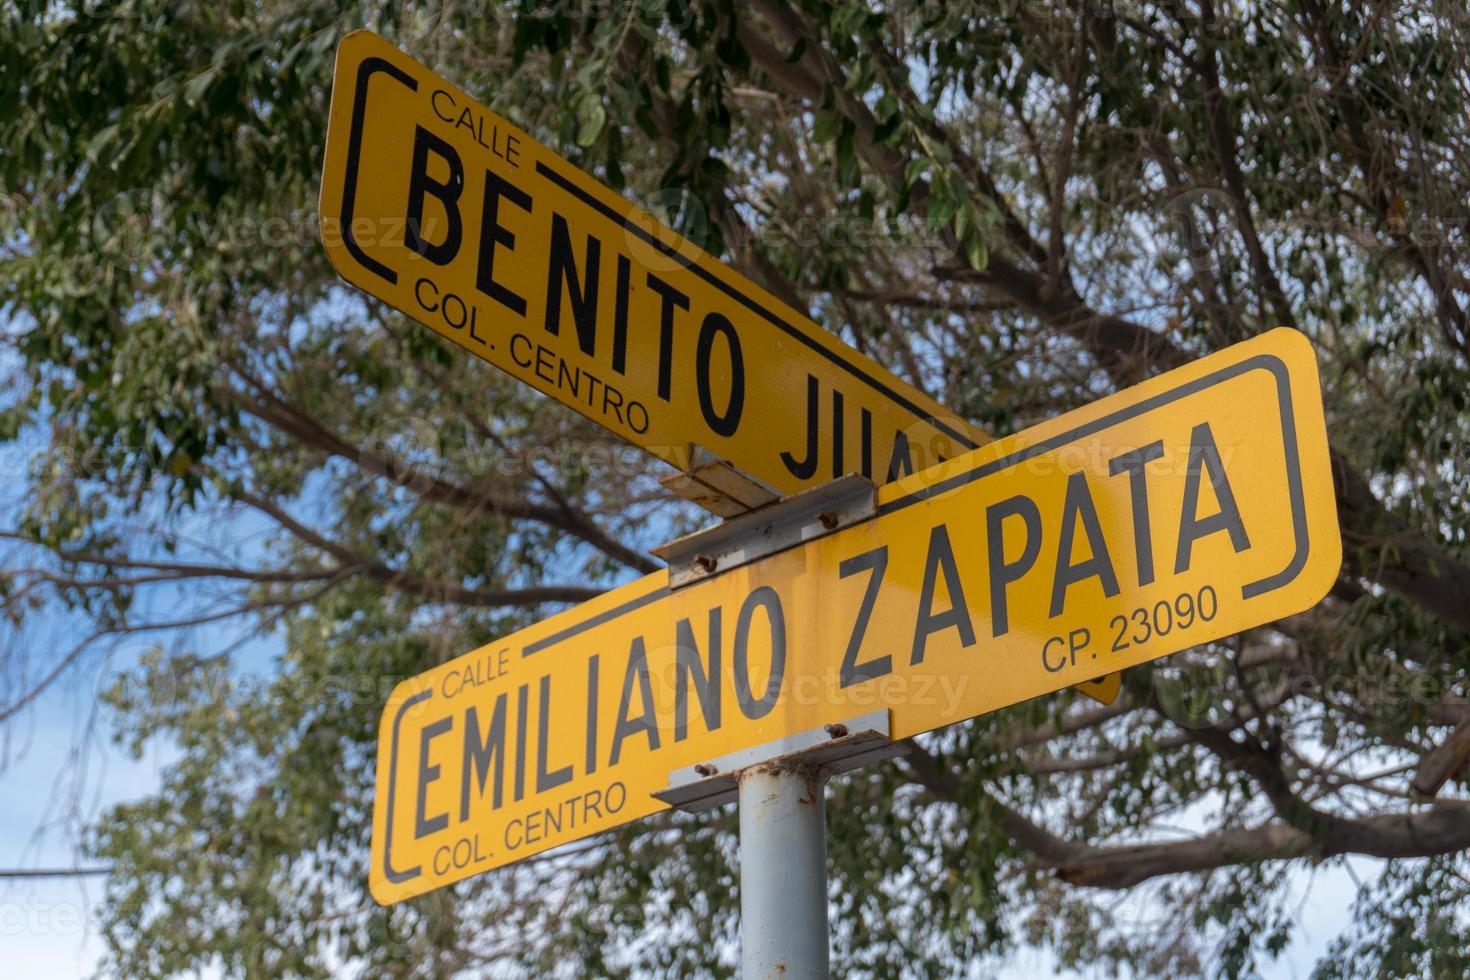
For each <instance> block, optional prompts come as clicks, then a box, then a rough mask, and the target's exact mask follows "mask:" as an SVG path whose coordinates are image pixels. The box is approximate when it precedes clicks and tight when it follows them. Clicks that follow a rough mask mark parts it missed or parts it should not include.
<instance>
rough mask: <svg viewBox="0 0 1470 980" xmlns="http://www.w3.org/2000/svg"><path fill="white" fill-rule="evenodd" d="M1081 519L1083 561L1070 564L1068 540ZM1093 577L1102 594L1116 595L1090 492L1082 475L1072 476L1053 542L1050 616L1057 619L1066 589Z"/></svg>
mask: <svg viewBox="0 0 1470 980" xmlns="http://www.w3.org/2000/svg"><path fill="white" fill-rule="evenodd" d="M1078 518H1081V520H1082V531H1083V533H1084V534H1086V535H1087V553H1088V555H1089V557H1088V558H1087V559H1086V560H1085V561H1079V562H1077V563H1076V564H1073V563H1072V541H1073V539H1074V538H1075V537H1076V536H1077V520H1078ZM1089 578H1096V579H1097V580H1098V581H1099V582H1100V583H1101V584H1102V589H1103V594H1104V595H1107V596H1115V595H1117V594H1118V576H1117V574H1116V573H1115V572H1114V571H1113V559H1112V557H1111V556H1110V555H1109V554H1108V543H1107V540H1106V539H1104V538H1103V532H1102V523H1101V522H1100V521H1099V520H1098V519H1097V506H1096V505H1095V504H1094V503H1093V502H1092V490H1091V488H1090V487H1089V486H1088V485H1087V474H1086V473H1073V474H1072V475H1071V476H1069V477H1068V478H1067V498H1066V500H1065V501H1064V502H1063V504H1062V531H1061V538H1060V540H1058V542H1057V563H1056V572H1055V573H1054V574H1053V576H1052V580H1051V615H1052V616H1060V615H1061V614H1062V608H1063V607H1064V606H1065V605H1066V602H1067V589H1068V588H1070V587H1071V586H1073V585H1075V584H1077V583H1078V582H1081V581H1082V580H1083V579H1089Z"/></svg>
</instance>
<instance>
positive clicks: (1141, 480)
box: [1108, 439, 1164, 585]
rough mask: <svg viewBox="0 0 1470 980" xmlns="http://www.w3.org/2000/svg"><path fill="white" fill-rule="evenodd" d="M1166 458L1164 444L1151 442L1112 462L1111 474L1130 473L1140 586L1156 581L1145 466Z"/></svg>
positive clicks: (1110, 464)
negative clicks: (1163, 456)
mask: <svg viewBox="0 0 1470 980" xmlns="http://www.w3.org/2000/svg"><path fill="white" fill-rule="evenodd" d="M1162 455H1164V441H1163V440H1162V439H1160V440H1158V441H1157V442H1151V443H1149V444H1148V445H1147V446H1143V447H1141V448H1139V449H1135V450H1133V451H1132V452H1131V453H1124V454H1123V455H1121V456H1115V457H1113V458H1112V459H1111V460H1109V462H1108V472H1109V473H1111V474H1112V475H1113V476H1117V475H1118V474H1119V473H1127V474H1128V493H1129V495H1130V497H1131V498H1132V503H1133V552H1134V554H1135V556H1136V557H1137V561H1138V584H1139V585H1148V584H1149V583H1150V582H1152V581H1153V580H1154V542H1153V532H1152V531H1151V530H1149V515H1148V477H1147V475H1146V474H1145V473H1144V469H1143V468H1144V467H1145V466H1147V465H1148V463H1149V461H1150V460H1155V459H1158V458H1159V457H1160V456H1162Z"/></svg>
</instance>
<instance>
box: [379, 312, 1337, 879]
mask: <svg viewBox="0 0 1470 980" xmlns="http://www.w3.org/2000/svg"><path fill="white" fill-rule="evenodd" d="M820 492H821V491H818V493H820ZM870 502H871V504H872V516H870V517H860V518H858V519H855V523H852V524H850V525H848V526H842V524H841V523H840V515H839V514H835V513H828V512H824V513H822V514H820V515H816V516H817V517H819V518H820V520H819V521H817V522H815V523H813V525H812V527H811V528H809V529H808V531H807V532H805V533H804V534H803V536H802V537H801V538H799V539H796V540H794V541H793V542H792V543H791V544H790V545H789V546H788V547H785V548H784V550H777V551H775V552H774V553H771V554H767V555H763V556H757V557H754V558H753V559H752V560H748V561H745V562H744V563H742V559H741V558H740V556H739V549H738V548H733V547H732V549H731V550H730V551H729V552H728V553H721V554H719V555H715V556H710V555H705V556H701V557H702V558H703V559H704V560H703V561H696V562H694V563H693V564H692V565H688V566H681V565H677V564H676V565H674V566H671V568H670V569H668V570H665V571H661V572H658V573H655V574H653V575H649V576H646V577H644V578H642V579H639V580H638V581H636V582H633V583H631V584H629V585H626V586H623V587H621V588H618V589H615V590H613V591H611V592H609V593H607V594H605V595H603V596H600V597H598V598H596V599H594V600H592V601H590V602H587V603H585V604H583V605H581V606H578V607H577V608H575V609H572V610H569V611H567V612H564V613H561V614H559V615H557V616H554V617H552V618H550V619H548V620H546V621H545V622H542V623H539V624H537V625H535V626H532V627H530V628H527V629H525V630H522V631H520V632H518V633H515V634H512V635H511V636H508V637H505V638H504V639H502V640H499V641H496V642H494V643H491V644H489V645H487V646H485V647H482V648H481V649H479V650H476V651H474V652H473V653H470V654H467V655H465V656H463V657H460V658H458V659H456V660H453V661H450V662H448V663H446V664H443V665H441V666H439V667H436V668H434V669H433V670H430V671H428V672H426V673H424V674H422V675H420V676H419V677H416V678H413V679H412V680H409V681H406V682H404V683H403V684H401V685H399V686H398V687H397V688H396V689H395V690H394V692H393V694H392V695H391V697H390V698H389V700H388V703H387V706H386V708H385V710H384V714H383V718H382V722H381V727H380V732H379V745H378V767H377V794H376V801H375V809H374V818H373V820H374V822H373V855H372V871H371V886H372V892H373V895H374V896H375V897H376V898H377V899H378V900H379V901H380V902H384V903H391V902H396V901H400V900H402V899H405V898H408V897H410V896H413V895H418V894H421V893H423V892H426V891H429V890H431V889H433V888H436V887H439V886H442V885H445V884H449V883H451V882H454V881H457V880H460V879H462V878H465V877H468V876H470V875H473V874H476V873H478V872H481V871H486V870H489V869H492V868H497V867H500V866H503V865H506V864H510V863H512V862H515V861H518V860H521V859H523V858H525V857H528V856H530V855H533V854H537V853H540V852H543V851H545V850H547V849H549V848H552V847H555V846H557V845H559V844H565V843H567V842H569V841H574V840H577V839H579V838H582V837H586V836H588V835H590V834H595V833H597V832H599V831H603V830H607V829H609V828H611V827H615V826H618V825H620V824H623V823H626V822H628V821H630V820H634V819H637V818H639V817H643V816H646V815H648V814H650V813H653V812H655V811H658V810H660V809H663V808H665V807H666V805H667V804H666V803H664V802H663V801H661V800H660V799H659V798H657V797H656V796H655V795H654V794H655V793H660V792H663V791H665V790H666V789H667V787H668V786H669V784H670V777H671V774H673V773H675V772H676V771H680V770H685V769H687V768H688V767H690V766H695V765H702V764H706V763H708V762H709V760H712V759H717V758H719V757H722V756H726V755H729V754H731V753H735V752H740V751H743V750H748V749H751V748H752V747H756V746H762V745H766V744H768V743H771V742H775V741H777V740H781V739H789V738H791V737H792V736H793V735H796V734H798V733H809V732H812V731H814V730H820V729H821V728H822V727H823V726H827V725H833V724H836V723H841V722H843V721H844V720H846V719H851V718H853V717H855V716H859V715H864V714H865V713H866V714H870V713H873V712H875V711H886V713H887V719H888V720H887V727H888V732H887V734H888V735H890V736H891V737H892V738H893V739H902V738H906V737H908V736H911V735H916V734H919V733H921V732H926V731H931V730H933V729H935V728H939V727H941V726H944V725H948V724H951V723H953V722H957V721H962V720H964V719H967V718H973V717H975V716H977V715H982V714H985V713H987V712H991V711H995V710H997V709H999V708H1002V707H1005V706H1007V705H1012V704H1016V703H1018V702H1021V701H1025V700H1027V699H1029V698H1034V697H1037V696H1038V695H1042V694H1046V693H1049V692H1053V691H1057V690H1060V689H1062V688H1065V687H1068V686H1071V685H1074V684H1077V683H1079V682H1082V681H1086V680H1089V679H1092V678H1096V677H1099V676H1101V675H1103V674H1105V673H1107V672H1110V671H1117V670H1121V669H1123V668H1126V667H1129V666H1132V665H1135V664H1140V663H1143V662H1145V661H1149V660H1153V659H1156V658H1158V657H1162V656H1166V655H1168V654H1170V653H1174V652H1177V651H1179V650H1182V649H1185V648H1187V647H1192V646H1196V645H1198V644H1201V643H1205V642H1207V641H1210V640H1217V639H1220V638H1221V637H1224V636H1228V635H1231V634H1233V633H1237V632H1239V631H1241V630H1244V629H1248V628H1250V627H1253V626H1259V625H1261V624H1264V623H1269V622H1272V621H1274V620H1277V619H1280V618H1281V617H1283V616H1287V615H1291V614H1293V613H1297V612H1300V611H1302V610H1304V609H1306V608H1308V607H1309V606H1311V605H1312V604H1314V603H1315V602H1316V601H1317V600H1319V599H1320V598H1321V597H1322V596H1323V595H1325V594H1326V593H1327V591H1328V589H1329V588H1330V587H1331V585H1332V583H1333V582H1334V580H1335V579H1336V576H1337V573H1338V569H1339V566H1340V564H1341V541H1340V539H1339V534H1338V526H1337V516H1336V504H1335V498H1334V495H1333V487H1332V475H1331V468H1330V463H1329V459H1328V449H1327V436H1326V429H1325V424H1324V421H1323V414H1322V398H1321V391H1320V387H1319V382H1318V378H1317V368H1316V361H1315V357H1314V355H1313V353H1312V349H1311V346H1310V344H1309V342H1308V341H1307V340H1306V339H1305V338H1304V337H1303V336H1302V335H1300V334H1299V333H1296V332H1295V331H1292V330H1286V329H1280V330H1275V331H1272V332H1270V333H1267V334H1264V335H1261V336H1259V337H1257V338H1255V339H1253V340H1250V341H1247V342H1245V343H1242V344H1239V345H1237V346H1235V347H1232V348H1229V349H1227V350H1225V351H1221V352H1220V353H1217V354H1214V355H1211V356H1209V357H1206V358H1204V359H1202V360H1199V361H1196V362H1195V363H1193V364H1190V365H1187V366H1185V367H1183V368H1180V369H1178V370H1175V371H1171V372H1169V373H1168V374H1165V375H1162V376H1160V377H1157V378H1154V379H1151V380H1149V381H1147V382H1144V383H1143V384H1140V385H1138V386H1136V387H1134V388H1130V389H1128V390H1127V391H1123V392H1120V393H1118V394H1116V395H1113V396H1110V397H1108V398H1104V399H1102V400H1101V401H1099V402H1096V403H1094V404H1092V405H1089V406H1087V407H1085V408H1082V409H1079V410H1077V411H1074V412H1069V413H1068V414H1066V415H1063V416H1061V417H1059V418H1056V419H1053V420H1051V421H1048V422H1045V423H1043V424H1041V425H1038V426H1036V427H1034V428H1031V429H1028V430H1026V431H1025V432H1022V433H1020V434H1018V435H1015V436H1012V437H1009V438H1006V439H1002V440H999V441H997V442H994V443H991V444H989V445H987V446H984V447H981V448H980V449H978V450H975V451H973V452H970V453H967V454H965V455H962V456H959V457H957V458H955V459H952V460H949V461H947V462H945V463H941V464H938V465H936V466H933V467H930V468H929V469H927V470H924V471H923V472H921V473H918V474H915V475H914V476H911V477H908V478H905V479H903V480H900V481H897V482H895V483H891V484H888V485H887V486H884V487H880V488H879V489H878V490H877V492H876V495H875V496H874V497H873V498H871V501H870ZM759 516H760V515H759V514H755V515H751V517H752V518H759ZM832 523H835V524H837V529H836V530H832V531H824V530H823V528H824V527H825V526H826V525H827V524H832ZM711 564H713V566H714V568H713V570H712V571H711V570H710V567H709V566H710V565H711ZM701 569H703V571H701Z"/></svg>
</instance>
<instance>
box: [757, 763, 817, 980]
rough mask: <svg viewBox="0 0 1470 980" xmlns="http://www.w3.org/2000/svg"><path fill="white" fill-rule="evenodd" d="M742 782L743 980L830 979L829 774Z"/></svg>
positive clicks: (779, 774) (766, 772)
mask: <svg viewBox="0 0 1470 980" xmlns="http://www.w3.org/2000/svg"><path fill="white" fill-rule="evenodd" d="M739 779H740V975H741V977H742V978H743V980H767V978H771V977H780V978H790V977H826V976H827V975H828V952H827V948H828V935H827V817H826V812H825V811H826V808H825V805H824V799H823V797H824V786H825V783H826V779H827V777H826V774H825V773H824V772H823V771H821V770H820V769H817V768H813V767H805V766H800V765H791V766H782V765H779V764H774V765H764V766H756V767H754V768H751V769H747V770H745V771H743V772H741V773H740V775H739Z"/></svg>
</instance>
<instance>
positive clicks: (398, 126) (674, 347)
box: [320, 31, 987, 493]
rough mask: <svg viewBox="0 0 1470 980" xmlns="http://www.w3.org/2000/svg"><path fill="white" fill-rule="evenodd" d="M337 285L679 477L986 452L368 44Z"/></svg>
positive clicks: (590, 183)
mask: <svg viewBox="0 0 1470 980" xmlns="http://www.w3.org/2000/svg"><path fill="white" fill-rule="evenodd" d="M320 213H321V228H322V238H323V243H324V245H325V246H326V250H327V254H328V255H329V256H330V258H331V261H332V264H333V265H334V266H335V267H336V269H337V271H338V272H339V273H340V274H341V275H342V277H343V278H344V279H346V280H347V281H348V282H350V283H352V284H353V285H355V286H357V287H359V288H361V289H362V290H364V291H365V292H367V293H369V294H371V295H373V296H375V297H377V298H378V299H381V300H383V301H384V302H386V303H388V304H390V305H392V306H394V307H396V308H397V309H399V310H401V311H403V312H404V313H406V314H408V315H409V316H412V317H413V318H414V319H416V320H418V321H419V322H420V323H423V324H424V325H426V326H428V327H430V328H432V329H433V330H435V331H437V332H438V333H439V334H441V335H442V336H444V337H447V338H448V339H449V340H451V341H453V342H454V343H456V344H459V345H460V346H461V347H463V348H465V349H466V350H468V351H470V352H471V353H473V354H475V355H477V356H479V357H481V358H483V359H485V360H486V361H489V362H490V363H491V364H494V365H495V366H496V367H499V368H501V369H502V370H505V371H507V372H509V373H510V374H511V375H513V376H515V377H516V378H519V379H520V380H521V381H524V382H525V383H527V384H529V385H531V386H532V387H533V388H536V389H538V390H540V391H542V392H544V393H545V394H547V395H549V396H550V397H552V398H554V399H556V400H557V401H559V402H561V403H562V404H564V405H567V406H568V407H570V408H572V409H575V410H576V411H578V412H580V413H581V414H582V415H584V416H586V417H587V418H588V419H590V420H592V421H593V422H596V423H598V424H599V425H602V426H604V427H605V428H607V429H609V430H611V431H612V432H614V433H616V434H617V435H619V436H622V437H623V438H625V439H627V440H628V441H629V442H632V443H634V444H635V445H638V446H641V447H642V448H644V449H646V450H648V451H649V452H651V453H653V454H654V455H655V456H658V457H659V458H661V459H663V460H665V461H667V462H669V463H671V464H673V465H674V466H675V467H677V468H679V469H681V470H688V469H690V468H691V457H692V455H693V454H692V452H691V448H690V447H691V446H699V447H702V448H703V449H705V450H707V451H708V452H709V453H711V454H712V455H713V456H715V457H717V458H719V459H722V460H730V461H732V462H733V463H734V464H735V465H736V466H738V467H739V468H740V469H741V470H743V471H745V472H746V473H748V474H750V475H752V476H755V477H757V478H759V479H760V480H762V481H764V482H765V483H767V484H769V485H770V486H771V487H774V488H775V489H776V490H778V491H779V492H781V493H795V492H797V491H799V490H802V489H805V488H807V487H811V486H815V485H817V484H820V483H824V482H826V481H828V480H831V479H833V478H835V477H839V476H842V475H843V474H845V473H848V472H857V473H861V474H863V475H864V476H867V477H870V478H872V479H873V480H875V481H876V482H878V483H884V482H887V481H888V480H889V479H891V478H893V477H896V476H903V475H907V474H910V473H914V472H916V471H917V470H920V469H923V468H924V467H926V466H928V465H930V464H932V463H934V462H936V461H938V460H942V459H948V458H950V457H952V456H955V455H957V454H959V453H961V452H965V451H967V450H970V449H973V448H975V447H976V446H978V445H981V444H982V443H984V442H986V441H987V437H986V435H985V433H983V432H982V431H981V430H979V429H977V428H975V427H974V426H972V425H970V424H969V423H967V422H966V421H964V420H963V419H961V418H960V417H958V416H957V415H955V414H953V413H952V412H949V411H947V410H946V409H945V408H944V407H943V406H941V405H940V404H939V403H937V402H935V401H934V400H933V399H931V398H929V397H928V396H927V395H925V394H923V393H922V392H920V391H919V390H918V389H916V388H914V387H913V386H911V385H909V384H906V383H905V382H903V381H902V380H900V379H899V378H898V377H896V376H895V375H893V374H892V373H890V372H889V371H887V370H886V369H885V368H883V367H882V366H881V365H879V364H878V363H876V362H875V361H873V360H871V359H869V358H867V357H864V356H863V355H862V354H860V353H858V352H857V351H856V350H853V349H852V348H851V347H849V346H848V345H846V344H844V343H842V342H841V341H840V340H838V339H836V338H835V337H833V336H832V335H831V334H829V333H827V332H826V331H825V330H823V329H822V328H821V327H819V326H818V325H817V324H815V323H813V322H812V321H811V320H810V319H808V318H807V317H805V316H803V315H802V314H801V313H798V312H797V311H796V310H794V309H792V308H791V307H790V306H788V305H786V304H785V303H783V302H781V301H780V300H779V299H777V298H776V297H774V296H772V295H771V294H770V293H768V292H766V291H765V290H763V289H761V288H760V287H759V286H757V285H756V284H755V283H753V282H751V281H750V280H749V279H747V278H745V277H744V276H742V275H740V274H739V273H737V272H735V271H734V270H733V269H731V268H729V267H728V266H726V265H724V264H723V263H721V262H720V261H719V260H718V259H715V258H714V257H713V256H711V255H709V254H707V253H706V252H704V251H703V250H702V249H701V248H700V247H699V246H697V245H695V244H694V243H692V242H690V241H688V240H686V239H684V238H682V237H681V236H680V235H678V234H677V233H675V232H674V231H673V230H672V229H670V228H669V227H667V226H666V225H664V224H663V223H661V222H659V221H658V220H657V219H655V218H654V217H653V216H652V215H650V214H648V213H647V212H645V211H643V210H640V209H639V208H637V207H636V206H634V205H633V204H632V203H630V202H629V201H628V200H627V199H625V198H623V197H622V196H621V195H619V194H617V193H616V192H615V191H613V190H611V189H610V188H608V187H606V186H604V185H602V184H601V183H599V182H597V181H596V180H594V179H593V178H591V177H589V176H588V175H587V174H585V173H583V172H582V171H581V170H579V169H578V168H577V167H575V166H573V165H572V164H571V163H569V162H568V161H566V160H564V159H562V158H561V157H559V156H558V155H556V154H555V153H553V152H552V151H551V150H549V149H547V148H546V147H545V146H542V145H541V144H540V143H538V142H536V141H535V140H533V139H532V138H531V137H530V136H528V135H526V133H524V132H523V131H521V130H520V129H518V128H516V127H515V126H513V125H511V124H510V123H509V122H507V121H506V120H505V119H502V118H501V117H500V116H498V115H496V114H495V113H493V112H491V111H490V110H488V109H486V108H485V107H484V106H482V105H480V104H479V103H477V102H475V101H474V100H473V99H471V98H470V97H469V96H468V95H466V94H465V93H464V92H463V91H462V90H460V89H459V88H457V87H455V86H454V85H452V84H450V83H449V82H448V81H446V80H445V79H443V78H441V77H439V76H438V75H436V74H435V73H433V72H432V71H430V70H429V69H428V68H425V67H424V66H423V65H421V64H419V63H418V62H416V61H414V60H413V59H412V58H410V57H409V56H408V55H406V54H404V53H403V52H401V51H399V50H398V49H397V48H395V47H393V46H392V45H391V44H389V43H388V42H387V41H385V40H383V39H382V38H381V37H378V36H377V35H375V34H372V33H370V32H367V31H357V32H355V33H353V34H350V35H348V36H347V37H346V38H344V39H343V40H342V43H341V46H340V47H339V49H338V52H337V66H336V76H335V79H334V81H333V86H332V107H331V119H330V123H329V128H328V132H327V150H326V163H325V167H324V170H323V175H322V188H321V201H320Z"/></svg>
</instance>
